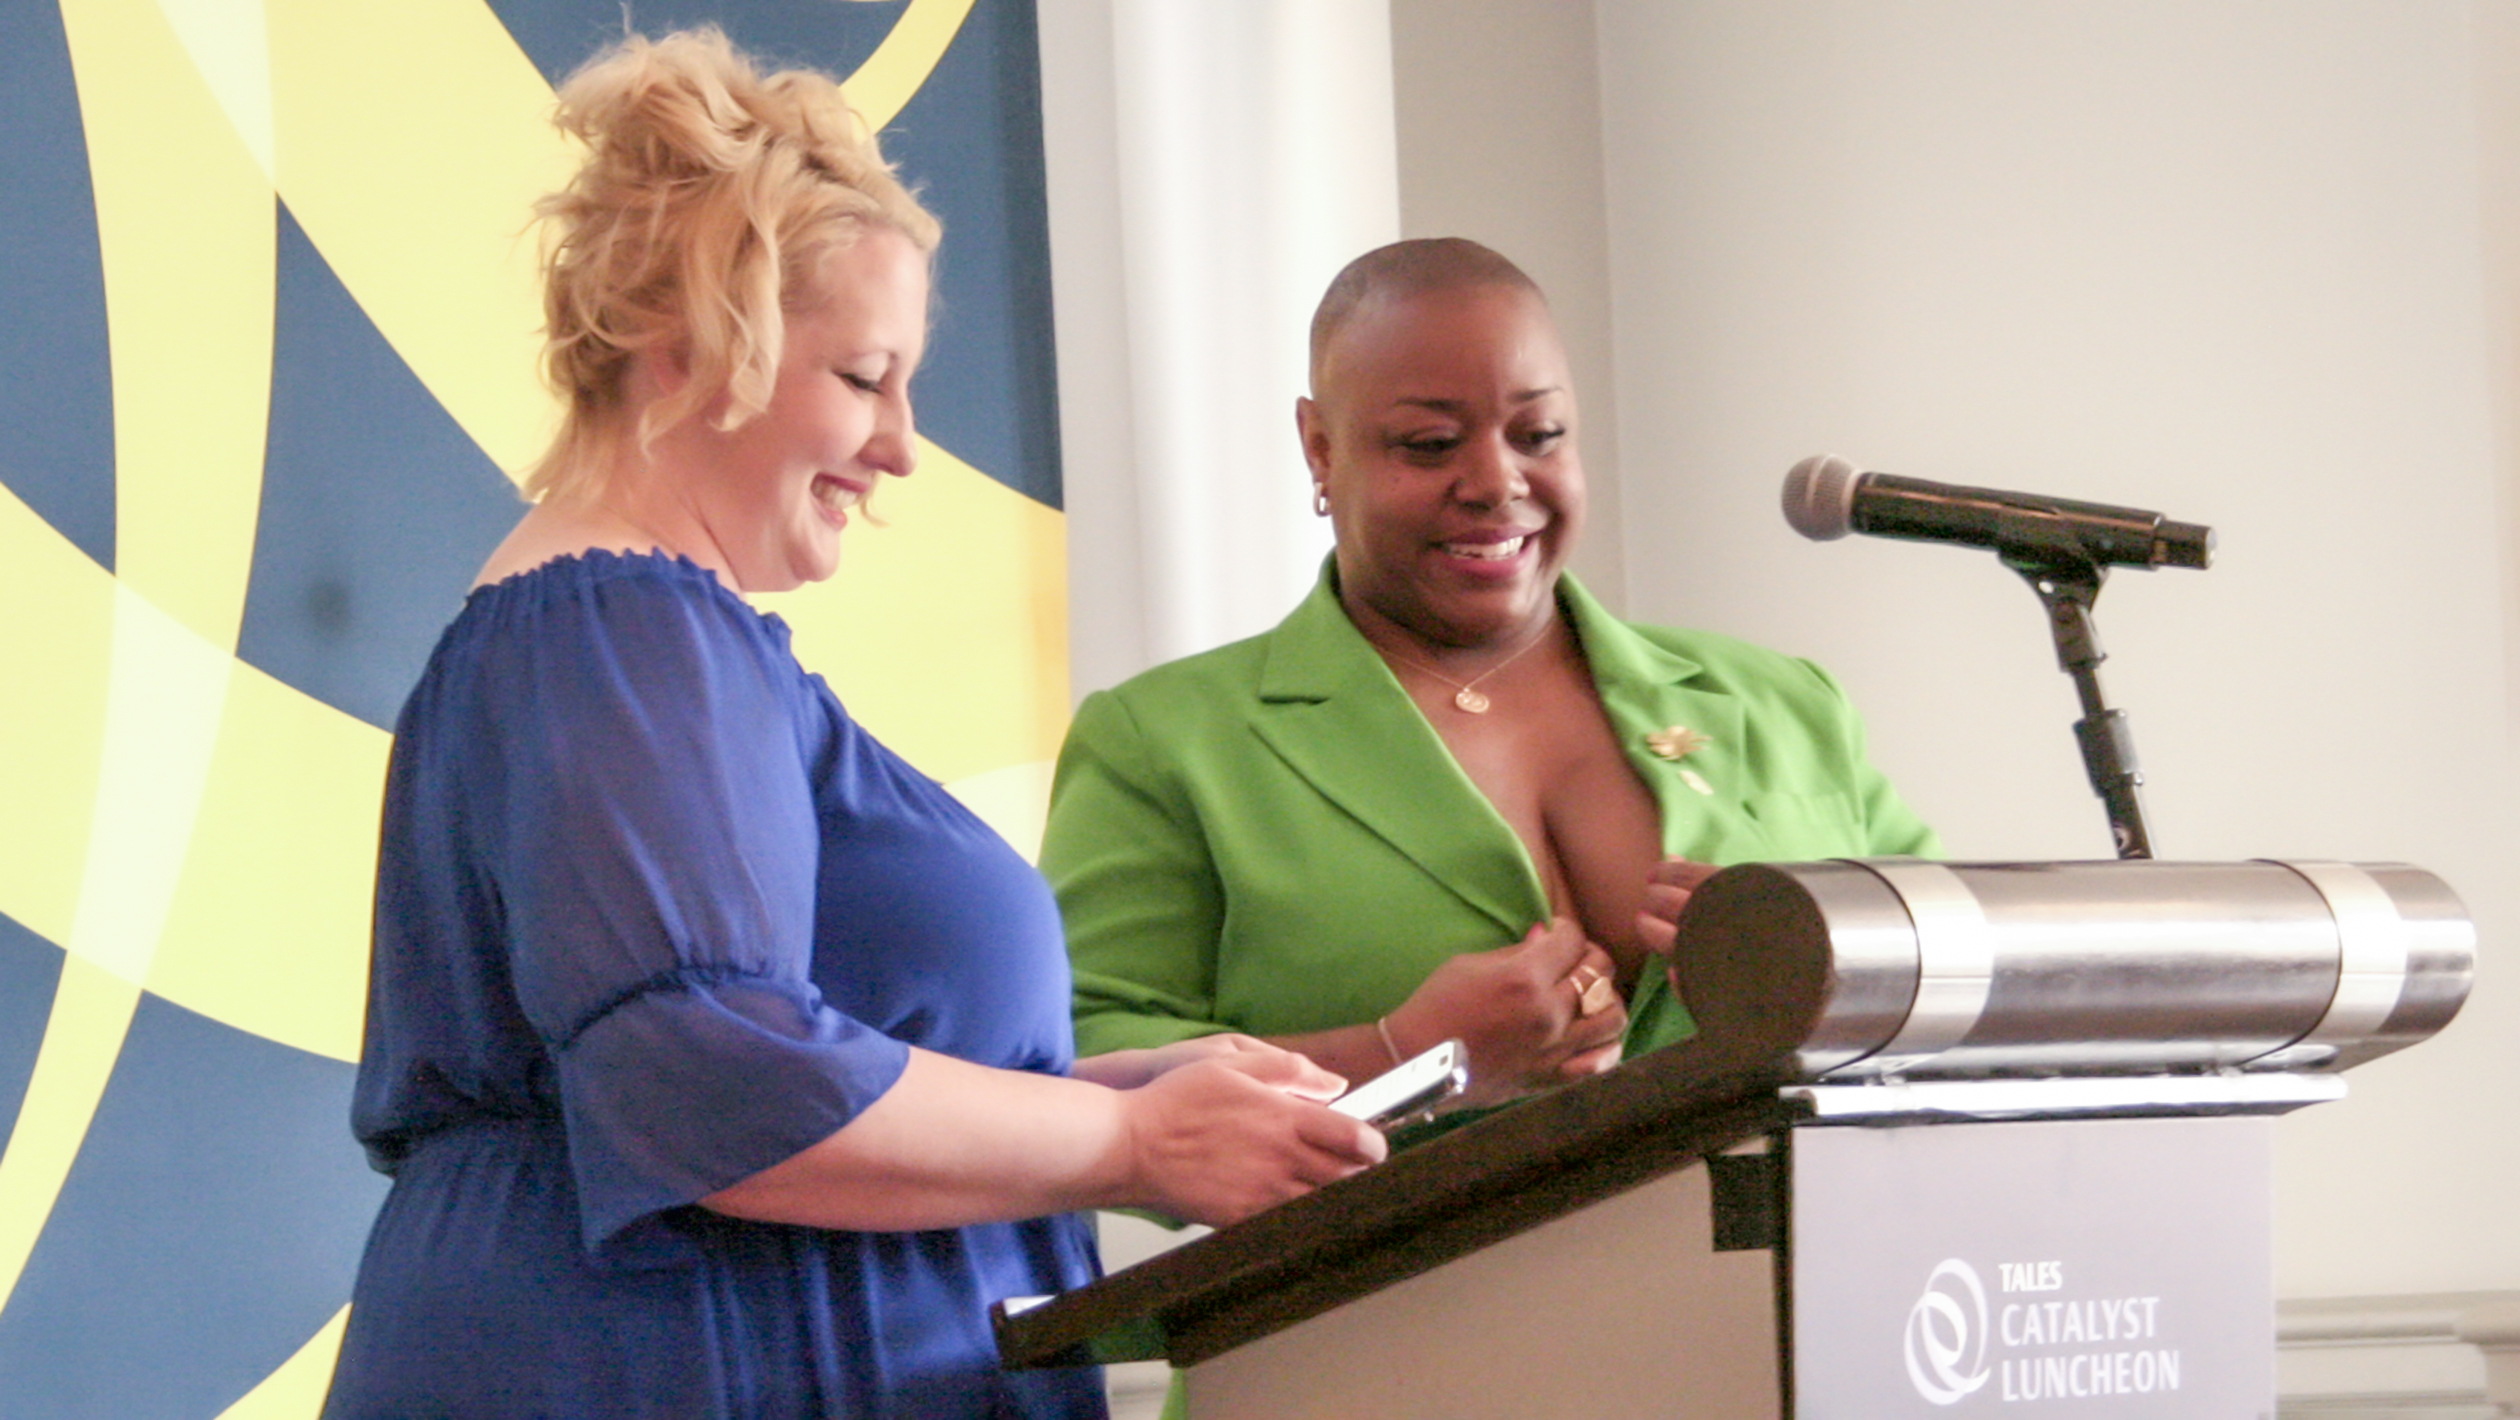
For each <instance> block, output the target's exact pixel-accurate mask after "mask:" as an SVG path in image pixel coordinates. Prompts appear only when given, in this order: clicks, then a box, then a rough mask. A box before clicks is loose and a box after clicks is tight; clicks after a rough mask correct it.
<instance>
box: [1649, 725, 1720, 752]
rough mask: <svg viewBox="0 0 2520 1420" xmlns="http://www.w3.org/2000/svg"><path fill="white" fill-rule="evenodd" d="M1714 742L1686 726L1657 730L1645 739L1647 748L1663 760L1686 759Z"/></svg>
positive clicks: (1711, 738) (1710, 737)
mask: <svg viewBox="0 0 2520 1420" xmlns="http://www.w3.org/2000/svg"><path fill="white" fill-rule="evenodd" d="M1714 742H1715V741H1714V738H1713V737H1712V736H1709V735H1707V734H1705V733H1704V732H1702V731H1698V730H1692V729H1690V728H1689V727H1688V726H1686V725H1674V726H1672V727H1671V728H1670V729H1667V730H1656V731H1654V732H1653V733H1652V734H1649V735H1647V736H1646V737H1645V747H1646V748H1647V749H1649V750H1652V751H1653V752H1654V754H1655V756H1656V757H1657V758H1661V759H1686V758H1688V757H1689V756H1690V755H1693V754H1695V753H1697V752H1698V751H1699V750H1702V749H1704V748H1706V747H1707V746H1708V745H1711V744H1713V743H1714Z"/></svg>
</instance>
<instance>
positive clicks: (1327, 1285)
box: [995, 1032, 1807, 1368]
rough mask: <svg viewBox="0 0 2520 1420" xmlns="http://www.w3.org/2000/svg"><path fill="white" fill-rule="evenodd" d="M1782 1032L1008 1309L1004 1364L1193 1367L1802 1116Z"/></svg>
mask: <svg viewBox="0 0 2520 1420" xmlns="http://www.w3.org/2000/svg"><path fill="white" fill-rule="evenodd" d="M1782 1034H1783V1032H1776V1033H1773V1034H1771V1033H1768V1032H1760V1033H1759V1038H1756V1039H1745V1038H1743V1037H1741V1036H1734V1037H1731V1038H1729V1039H1719V1038H1714V1037H1710V1036H1701V1037H1699V1038H1697V1039H1694V1040H1688V1041H1683V1042H1681V1043H1679V1044H1677V1045H1674V1046H1671V1047H1669V1048H1667V1049H1664V1050H1660V1051H1656V1052H1654V1053H1653V1054H1651V1055H1648V1056H1645V1057H1643V1058H1641V1059H1637V1060H1633V1061H1630V1062H1628V1063H1627V1064H1625V1065H1622V1066H1620V1067H1619V1068H1618V1069H1616V1070H1613V1071H1611V1072H1609V1073H1607V1074H1604V1075H1599V1076H1596V1077H1594V1078H1592V1079H1590V1080H1585V1081H1582V1082H1579V1083H1577V1084H1573V1085H1568V1086H1566V1087H1564V1088H1562V1089H1559V1090H1555V1091H1552V1092H1550V1093H1548V1094H1544V1095H1539V1096H1535V1097H1534V1098H1531V1099H1528V1100H1524V1101H1521V1102H1519V1103H1517V1104H1514V1105H1511V1106H1508V1107H1506V1108H1504V1109H1500V1110H1498V1111H1496V1112H1495V1113H1493V1114H1490V1115H1488V1116H1486V1117H1484V1118H1482V1119H1479V1120H1476V1121H1474V1122H1472V1123H1470V1124H1466V1125H1463V1126H1462V1127H1460V1128H1458V1129H1456V1130H1454V1131H1452V1132H1451V1133H1448V1134H1444V1135H1442V1136H1440V1137H1438V1138H1435V1139H1431V1140H1429V1141H1427V1142H1426V1143H1424V1144H1421V1145H1419V1146H1417V1147H1416V1148H1412V1149H1408V1150H1405V1151H1403V1152H1401V1153H1399V1154H1397V1155H1395V1156H1393V1157H1392V1158H1391V1159H1389V1160H1388V1161H1386V1162H1384V1163H1383V1164H1381V1165H1380V1166H1378V1167H1376V1168H1373V1169H1369V1170H1367V1171H1366V1172H1364V1173H1361V1174H1358V1175H1356V1176H1355V1177H1352V1178H1349V1179H1345V1180H1342V1181H1341V1182H1339V1183H1336V1184H1332V1185H1330V1186H1329V1187H1326V1188H1323V1189H1321V1190H1319V1191H1318V1192H1315V1193H1312V1194H1309V1195H1307V1196H1305V1197H1303V1198H1299V1199H1296V1200H1294V1201H1292V1202H1290V1203H1286V1204H1283V1205H1281V1206H1279V1207H1277V1208H1273V1209H1271V1210H1269V1211H1268V1212H1266V1213H1263V1214H1261V1215H1259V1216H1258V1217H1255V1218H1252V1219H1250V1220H1248V1221H1245V1222H1243V1223H1240V1224H1238V1225H1236V1226H1234V1227H1231V1228H1226V1229H1222V1230H1220V1231H1218V1232H1215V1233H1212V1234H1210V1235H1208V1236H1207V1237H1204V1238H1200V1239H1198V1240H1197V1241H1195V1242H1191V1243H1187V1244H1184V1245H1183V1246H1181V1247H1179V1248H1176V1249H1173V1250H1172V1251H1170V1252H1166V1253H1163V1254H1161V1255H1159V1256H1156V1257H1153V1258H1150V1259H1148V1260H1147V1261H1145V1262H1142V1263H1139V1264H1138V1265H1137V1266H1135V1267H1131V1268H1127V1269H1125V1270H1123V1271H1120V1272H1116V1273H1113V1274H1112V1275H1110V1276H1108V1277H1106V1278H1104V1279H1102V1280H1101V1281H1099V1282H1096V1283H1094V1284H1092V1285H1091V1286H1087V1287H1081V1288H1079V1289H1077V1290H1076V1291H1073V1292H1069V1293H1067V1294H1065V1295H1063V1296H1060V1297H1057V1298H1054V1299H1052V1300H1051V1301H1048V1302H1045V1303H1042V1304H1040V1305H1037V1306H1034V1307H1031V1308H1029V1309H1027V1310H1025V1311H1022V1312H1018V1313H1015V1314H1012V1315H1008V1314H1006V1313H1005V1312H1004V1311H1003V1309H1002V1308H1001V1309H999V1310H998V1311H997V1313H996V1315H995V1321H996V1329H997V1338H998V1351H999V1356H1000V1359H1001V1360H1002V1362H1003V1363H1004V1364H1005V1365H1007V1366H1008V1367H1010V1368H1026V1367H1037V1366H1071V1365H1086V1364H1093V1363H1098V1362H1117V1361H1139V1360H1158V1359H1161V1360H1169V1361H1171V1362H1172V1363H1173V1364H1174V1365H1176V1366H1190V1365H1195V1364H1197V1363H1198V1362H1200V1361H1203V1360H1206V1359H1208V1358H1209V1357H1212V1356H1217V1355H1221V1354H1223V1353H1224V1352H1226V1351H1230V1350H1232V1349H1234V1348H1235V1347H1237V1346H1241V1345H1244V1344H1246V1343H1249V1342H1251V1341H1255V1340H1258V1339H1259V1338H1261V1337H1263V1336H1267V1335H1269V1334H1271V1333H1273V1332H1276V1331H1279V1330H1282V1329H1284V1328H1286V1327H1288V1326H1292V1325H1294V1324H1295V1323H1297V1322H1299V1321H1303V1320H1306V1319H1308V1318H1311V1317H1315V1316H1319V1315H1321V1314H1322V1313H1324V1312H1327V1311H1329V1310H1331V1309H1333V1308H1335V1307H1338V1306H1340V1305H1342V1304H1344V1303H1347V1302H1350V1301H1354V1300H1356V1299H1357V1298H1359V1297H1363V1296H1366V1295H1367V1294H1369V1293H1372V1292H1375V1291H1377V1290H1380V1289H1381V1288H1384V1287H1388V1286H1390V1285H1391V1284H1393V1283H1395V1282H1399V1281H1402V1280H1404V1279H1406V1278H1409V1277H1413V1276H1416V1275H1418V1274H1419V1273H1422V1272H1426V1271H1429V1270H1431V1269H1433V1268H1436V1267H1439V1266H1441V1265H1443V1264H1444V1263H1447V1262H1450V1261H1452V1260H1453V1259H1455V1258H1458V1257H1463V1256H1466V1255H1468V1254H1470V1253H1473V1252H1476V1251H1478V1250H1479V1249H1481V1248H1484V1247H1487V1246H1490V1245H1492V1244H1494V1243H1496V1242H1499V1241H1501V1240H1503V1239H1505V1238H1508V1237H1512V1236H1514V1235H1515V1234H1518V1233H1521V1232H1524V1231H1527V1230H1529V1229H1531V1228H1534V1227H1537V1226H1539V1225H1540V1224H1542V1223H1546V1222H1549V1221H1551V1220H1552V1219H1555V1218H1559V1217H1563V1216H1565V1215H1567V1214H1569V1213H1572V1212H1574V1211H1576V1210H1577V1209H1580V1208H1582V1207H1584V1206H1586V1205H1588V1204H1590V1203H1593V1202H1596V1201H1598V1200H1600V1199H1603V1198H1607V1197H1610V1196H1612V1195H1614V1194H1617V1193H1620V1192H1623V1191H1625V1190H1627V1189H1629V1188H1633V1187H1635V1186H1637V1185H1639V1184H1643V1183H1646V1182H1649V1181H1651V1180H1652V1179H1654V1178H1657V1177H1659V1176H1661V1175H1663V1174H1665V1173H1669V1172H1671V1171H1673V1170H1675V1169H1679V1168H1684V1167H1686V1166H1687V1165H1689V1164H1691V1163H1693V1162H1695V1161H1697V1160H1699V1159H1702V1158H1705V1157H1708V1156H1709V1155H1713V1154H1717V1153H1720V1152H1722V1151H1723V1150H1725V1149H1727V1148H1730V1147H1732V1146H1733V1145H1735V1144H1738V1143H1740V1142H1742V1141H1743V1140H1746V1139H1750V1138H1753V1137H1755V1136H1758V1135H1761V1134H1764V1133H1767V1132H1769V1131H1771V1130H1775V1129H1779V1128H1783V1127H1786V1126H1787V1125H1790V1124H1792V1123H1793V1122H1795V1121H1796V1120H1798V1119H1800V1118H1803V1117H1804V1116H1805V1114H1806V1113H1807V1110H1806V1108H1805V1107H1804V1106H1801V1105H1799V1104H1796V1103H1794V1102H1791V1101H1787V1100H1784V1099H1781V1098H1780V1097H1779V1096H1778V1093H1777V1091H1778V1088H1779V1087H1780V1086H1781V1085H1783V1084H1784V1083H1786V1082H1787V1081H1788V1080H1789V1079H1790V1078H1791V1074H1792V1071H1791V1063H1790V1059H1789V1055H1788V1053H1787V1052H1786V1051H1784V1050H1781V1049H1780V1048H1779V1046H1780V1041H1779V1038H1778V1037H1779V1036H1780V1035H1782Z"/></svg>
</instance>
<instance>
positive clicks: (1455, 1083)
mask: <svg viewBox="0 0 2520 1420" xmlns="http://www.w3.org/2000/svg"><path fill="white" fill-rule="evenodd" d="M1469 1087H1470V1059H1469V1051H1468V1050H1466V1049H1464V1048H1463V1046H1462V1044H1461V1042H1460V1041H1457V1040H1448V1041H1445V1042H1444V1043H1443V1044H1441V1045H1439V1046H1436V1047H1435V1048H1434V1049H1433V1050H1430V1051H1427V1052H1426V1053H1424V1054H1422V1055H1419V1056H1417V1057H1416V1058H1415V1059H1412V1060H1409V1061H1406V1062H1403V1063H1402V1064H1398V1065H1394V1066H1392V1067H1391V1068H1390V1069H1388V1070H1385V1071H1384V1072H1382V1073H1381V1074H1379V1075H1376V1076H1375V1077H1374V1078H1372V1079H1370V1080H1367V1081H1366V1082H1365V1083H1364V1084H1361V1085H1359V1086H1357V1087H1356V1088H1355V1089H1352V1090H1350V1091H1348V1092H1347V1093H1346V1094H1343V1095H1341V1096H1339V1097H1338V1098H1337V1099H1335V1100H1332V1101H1331V1102H1330V1107H1331V1108H1332V1109H1335V1110H1337V1111H1339V1112H1340V1113H1341V1114H1344V1115H1348V1116H1350V1117H1352V1118H1355V1119H1361V1120H1364V1121H1365V1122H1366V1123H1368V1124H1370V1125H1372V1126H1374V1127H1375V1128H1376V1129H1389V1128H1392V1127H1393V1126H1395V1125H1399V1124H1405V1123H1407V1122H1408V1121H1410V1120H1412V1119H1415V1118H1417V1117H1418V1116H1420V1115H1423V1114H1431V1113H1433V1112H1434V1109H1435V1106H1437V1105H1439V1104H1442V1103H1443V1102H1444V1101H1446V1100H1448V1099H1451V1098H1452V1097H1453V1096H1455V1095H1457V1094H1460V1093H1461V1092H1462V1091H1463V1090H1465V1089H1468V1088H1469Z"/></svg>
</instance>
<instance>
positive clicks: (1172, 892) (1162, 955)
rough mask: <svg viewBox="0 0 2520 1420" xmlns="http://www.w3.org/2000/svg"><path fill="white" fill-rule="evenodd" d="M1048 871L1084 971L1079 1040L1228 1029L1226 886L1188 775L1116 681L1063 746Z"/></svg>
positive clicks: (1146, 1042) (1137, 1040)
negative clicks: (1178, 775)
mask: <svg viewBox="0 0 2520 1420" xmlns="http://www.w3.org/2000/svg"><path fill="white" fill-rule="evenodd" d="M1041 871H1042V873H1043V874H1044V875H1045V876H1047V877H1048V878H1049V880H1050V886H1051V889H1052V890H1053V891H1054V892H1056V893H1057V894H1058V897H1059V912H1060V915H1061V917H1062V918H1063V919H1064V920H1065V922H1066V926H1067V940H1068V956H1069V960H1070V962H1071V963H1072V964H1073V965H1074V968H1075V974H1076V985H1075V992H1076V995H1075V1012H1076V1051H1077V1054H1079V1055H1099V1054H1102V1053H1103V1052H1105V1051H1111V1050H1124V1049H1129V1048H1132V1047H1143V1046H1156V1045H1167V1044H1170V1043H1171V1042H1173V1041H1177V1040H1185V1039H1188V1038H1190V1037H1192V1036H1200V1035H1212V1034H1215V1033H1216V1032H1218V1031H1221V1030H1224V1029H1226V1027H1225V1026H1223V1025H1220V1024H1218V1023H1217V1022H1216V1020H1215V1019H1214V1015H1215V994H1216V943H1217V934H1218V930H1219V927H1220V925H1221V923H1222V920H1223V898H1224V894H1223V891H1222V889H1221V887H1220V886H1219V884H1218V882H1217V877H1216V872H1215V870H1214V868H1213V867H1212V866H1211V864H1210V860H1209V851H1208V844H1207V837H1206V834H1205V833H1204V832H1203V831H1202V829H1201V827H1200V824H1199V821H1198V815H1197V813H1196V811H1195V809H1194V808H1193V807H1192V805H1191V803H1190V801H1189V799H1188V796H1187V795H1185V794H1184V793H1182V792H1181V789H1180V785H1179V783H1178V781H1177V780H1176V779H1175V778H1174V777H1173V776H1171V775H1169V774H1167V773H1165V772H1164V771H1163V769H1162V767H1161V766H1160V765H1159V764H1158V763H1157V762H1156V760H1155V758H1154V756H1153V755H1152V754H1150V752H1149V750H1148V746H1147V741H1146V737H1145V735H1144V733H1143V732H1142V731H1141V730H1140V729H1139V728H1138V724H1137V721H1136V719H1135V718H1134V717H1133V716H1131V714H1130V713H1129V709H1128V707H1127V705H1125V704H1124V703H1122V701H1121V700H1120V698H1119V697H1118V696H1116V695H1114V694H1112V693H1111V692H1109V691H1098V692H1096V693H1095V694H1093V695H1090V696H1087V697H1086V699H1085V703H1084V704H1083V705H1081V706H1078V707H1077V712H1076V721H1075V723H1074V724H1073V725H1071V726H1070V727H1069V729H1068V737H1067V743H1066V745H1065V746H1064V747H1063V748H1062V749H1061V750H1060V751H1059V768H1058V774H1057V777H1056V778H1055V779H1054V780H1053V781H1052V786H1051V791H1050V820H1049V825H1048V827H1047V829H1046V830H1045V832H1044V834H1043V837H1042V843H1041Z"/></svg>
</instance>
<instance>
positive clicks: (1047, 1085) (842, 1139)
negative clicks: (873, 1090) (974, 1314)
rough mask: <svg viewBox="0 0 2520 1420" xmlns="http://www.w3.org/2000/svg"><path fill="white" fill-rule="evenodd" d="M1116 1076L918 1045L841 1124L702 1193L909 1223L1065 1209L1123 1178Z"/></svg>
mask: <svg viewBox="0 0 2520 1420" xmlns="http://www.w3.org/2000/svg"><path fill="white" fill-rule="evenodd" d="M1125 1113H1126V1112H1125V1109H1124V1106H1123V1096H1122V1094H1121V1093H1120V1092H1119V1091H1117V1090H1111V1089H1106V1088H1104V1087H1102V1086H1100V1085H1094V1084H1088V1083H1085V1082H1083V1081H1078V1080H1070V1079H1063V1078H1061V1077H1059V1076H1055V1075H1036V1074H1031V1073H1028V1072H1025V1071H1020V1070H992V1069H988V1068H986V1067H984V1066H979V1065H973V1064H971V1063H969V1062H967V1061H962V1060H957V1059H954V1058H953V1057H951V1056H948V1055H939V1054H936V1053H934V1052H932V1051H926V1050H913V1051H911V1052H910V1063H909V1065H908V1066H907V1067H906V1068H904V1069H903V1071H902V1074H901V1078H900V1079H899V1080H897V1081H895V1082H894V1084H893V1087H892V1088H891V1089H889V1090H887V1091H885V1092H884V1094H883V1096H882V1097H881V1098H880V1099H878V1100H876V1101H875V1102H874V1103H873V1104H871V1105H869V1106H867V1107H866V1108H865V1109H864V1110H863V1111H861V1112H860V1113H859V1114H858V1116H857V1118H855V1119H853V1120H851V1121H849V1123H848V1125H847V1127H845V1128H843V1129H841V1130H839V1131H838V1132H836V1133H833V1134H831V1135H830V1136H828V1137H826V1138H824V1139H823V1140H822V1141H821V1142H820V1143H817V1144H815V1145H813V1146H812V1147H810V1148H807V1149H805V1150H804V1151H802V1152H800V1153H798V1154H795V1155H792V1156H791V1157H789V1158H787V1159H784V1160H782V1161H780V1162H779V1163H776V1164H773V1165H771V1166H770V1167H769V1168H766V1169H763V1170H762V1171H761V1172H759V1173H757V1174H754V1175H752V1176H751V1177H750V1178H747V1179H744V1180H743V1181H741V1182H739V1183H737V1184H735V1185H733V1186H732V1187H729V1188H725V1189H722V1190H720V1191H719V1192H717V1193H713V1194H711V1195H709V1196H708V1197H706V1198H704V1199H702V1200H700V1201H701V1203H702V1205H703V1206H705V1207H708V1208H711V1209H714V1210H715V1211H717V1212H720V1213H728V1214H732V1215H734V1216H736V1217H740V1218H751V1219H755V1220H757V1221H762V1222H779V1223H802V1224H806V1225H808V1226H812V1227H818V1228H844V1229H848V1230H851V1231H856V1232H908V1231H916V1230H920V1229H927V1228H947V1227H959V1226H962V1225H964V1224H968V1223H986V1222H1002V1221H1005V1220H1008V1219H1013V1218H1030V1217H1038V1216H1040V1215H1041V1214H1044V1213H1062V1212H1070V1211H1073V1210H1075V1209H1079V1208H1092V1207H1098V1206H1102V1205H1104V1204H1106V1203H1110V1202H1113V1201H1116V1200H1117V1199H1118V1198H1119V1197H1120V1196H1121V1195H1122V1194H1125V1193H1126V1192H1128V1191H1129V1177H1128V1175H1129V1159H1128V1147H1127V1144H1128V1128H1127V1121H1126V1118H1125Z"/></svg>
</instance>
